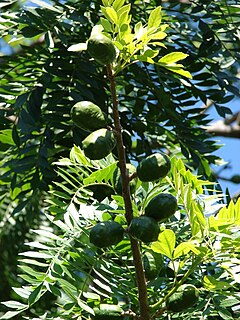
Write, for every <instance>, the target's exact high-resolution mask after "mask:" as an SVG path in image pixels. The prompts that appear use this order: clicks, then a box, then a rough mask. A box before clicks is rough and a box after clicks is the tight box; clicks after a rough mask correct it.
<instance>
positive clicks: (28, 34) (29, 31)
mask: <svg viewBox="0 0 240 320" xmlns="http://www.w3.org/2000/svg"><path fill="white" fill-rule="evenodd" d="M21 32H22V34H23V36H24V37H25V38H33V37H35V36H37V35H39V34H41V33H43V32H44V30H41V29H36V28H33V27H24V28H23V29H22V30H21Z"/></svg>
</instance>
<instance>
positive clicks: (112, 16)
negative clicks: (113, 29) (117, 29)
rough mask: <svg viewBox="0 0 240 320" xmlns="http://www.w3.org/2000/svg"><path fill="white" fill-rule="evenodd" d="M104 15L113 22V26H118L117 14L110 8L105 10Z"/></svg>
mask: <svg viewBox="0 0 240 320" xmlns="http://www.w3.org/2000/svg"><path fill="white" fill-rule="evenodd" d="M106 13H107V15H108V17H109V19H110V20H111V21H112V22H114V23H115V24H118V15H117V12H116V11H115V10H114V9H113V8H112V7H107V8H106Z"/></svg>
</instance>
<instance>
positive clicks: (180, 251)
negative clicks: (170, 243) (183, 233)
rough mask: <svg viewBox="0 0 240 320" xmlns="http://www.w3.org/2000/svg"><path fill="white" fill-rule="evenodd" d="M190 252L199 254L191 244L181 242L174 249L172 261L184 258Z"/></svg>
mask: <svg viewBox="0 0 240 320" xmlns="http://www.w3.org/2000/svg"><path fill="white" fill-rule="evenodd" d="M190 251H192V252H194V253H195V254H196V255H198V254H200V251H199V250H198V249H197V248H196V246H195V245H194V243H193V242H191V241H186V242H182V243H180V244H179V245H178V246H177V247H176V248H175V250H174V256H173V257H174V259H177V258H179V257H181V256H185V255H186V254H188V253H189V252H190Z"/></svg>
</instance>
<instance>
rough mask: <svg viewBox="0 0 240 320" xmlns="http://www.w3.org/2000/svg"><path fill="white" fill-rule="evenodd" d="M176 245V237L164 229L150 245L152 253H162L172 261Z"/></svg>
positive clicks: (170, 231)
mask: <svg viewBox="0 0 240 320" xmlns="http://www.w3.org/2000/svg"><path fill="white" fill-rule="evenodd" d="M175 244H176V236H175V233H174V232H173V231H172V230H169V229H166V230H164V231H163V232H162V233H160V235H159V236H158V240H157V241H155V242H153V243H152V250H153V251H154V252H158V253H162V254H164V255H165V256H167V257H168V258H169V259H171V260H173V250H174V248H175Z"/></svg>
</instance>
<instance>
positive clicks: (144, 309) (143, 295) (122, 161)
mask: <svg viewBox="0 0 240 320" xmlns="http://www.w3.org/2000/svg"><path fill="white" fill-rule="evenodd" d="M106 67H107V76H108V79H109V82H110V90H111V95H112V108H113V120H114V128H115V138H116V143H117V151H118V160H119V168H120V172H121V176H122V193H123V199H124V204H125V216H126V220H127V223H128V225H130V223H131V221H132V219H133V210H132V202H131V195H130V187H129V181H130V180H129V176H128V171H127V167H126V154H125V147H124V144H123V137H122V127H121V123H120V117H119V112H118V98H117V91H116V81H115V77H114V74H113V71H112V68H111V65H107V66H106ZM130 241H131V248H132V253H133V260H134V265H135V271H136V280H137V286H138V297H139V306H140V320H150V313H149V304H148V296H147V286H146V280H145V274H144V269H143V263H142V258H141V252H140V248H139V243H138V241H137V240H135V239H133V238H132V237H130Z"/></svg>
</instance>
